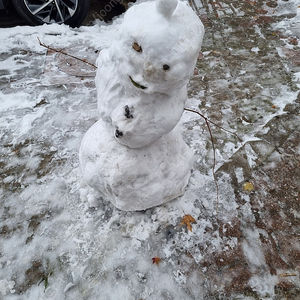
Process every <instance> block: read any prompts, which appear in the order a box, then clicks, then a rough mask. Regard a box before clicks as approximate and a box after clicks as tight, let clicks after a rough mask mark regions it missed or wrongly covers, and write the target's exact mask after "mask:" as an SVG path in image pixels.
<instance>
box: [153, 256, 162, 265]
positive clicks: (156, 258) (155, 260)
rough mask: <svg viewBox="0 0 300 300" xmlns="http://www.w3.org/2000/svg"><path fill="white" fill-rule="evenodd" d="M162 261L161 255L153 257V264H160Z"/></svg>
mask: <svg viewBox="0 0 300 300" xmlns="http://www.w3.org/2000/svg"><path fill="white" fill-rule="evenodd" d="M160 262H161V259H160V258H159V257H153V258H152V263H153V264H157V265H159V263H160Z"/></svg>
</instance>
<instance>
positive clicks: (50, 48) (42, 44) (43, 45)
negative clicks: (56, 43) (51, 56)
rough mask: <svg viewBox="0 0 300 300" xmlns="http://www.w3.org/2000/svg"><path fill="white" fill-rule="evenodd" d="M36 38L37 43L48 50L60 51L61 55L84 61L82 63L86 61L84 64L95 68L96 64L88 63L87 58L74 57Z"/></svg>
mask: <svg viewBox="0 0 300 300" xmlns="http://www.w3.org/2000/svg"><path fill="white" fill-rule="evenodd" d="M37 39H38V41H39V44H40V45H41V46H42V47H45V48H47V49H49V50H52V51H54V52H57V53H61V54H63V55H66V56H69V57H72V58H74V59H77V60H80V61H82V62H84V63H86V64H88V65H90V66H92V67H94V68H95V69H97V66H96V65H94V64H92V63H90V62H88V61H87V60H85V59H81V58H79V57H76V56H73V55H71V54H68V53H66V52H64V51H63V49H61V50H57V49H55V48H52V47H49V46H47V45H45V44H44V43H42V42H41V40H40V39H39V38H37Z"/></svg>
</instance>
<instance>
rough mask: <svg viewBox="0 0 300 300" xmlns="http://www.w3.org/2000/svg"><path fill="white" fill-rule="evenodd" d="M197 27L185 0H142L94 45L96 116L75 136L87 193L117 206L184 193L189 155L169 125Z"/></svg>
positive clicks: (194, 50) (183, 95)
mask: <svg viewBox="0 0 300 300" xmlns="http://www.w3.org/2000/svg"><path fill="white" fill-rule="evenodd" d="M203 34H204V27H203V25H202V23H201V21H200V20H199V18H198V17H197V16H196V14H195V13H194V12H193V10H192V9H191V8H190V7H189V6H187V5H186V3H183V2H180V1H177V0H167V1H157V2H147V3H142V4H139V5H136V6H133V7H131V8H130V9H129V10H128V11H127V13H126V14H125V16H124V20H123V23H122V24H121V25H120V26H119V28H118V30H117V32H116V35H115V37H114V39H113V42H112V44H111V46H110V47H109V48H107V49H104V50H102V51H101V53H100V56H99V58H98V61H97V65H98V71H97V76H96V86H97V93H98V111H99V113H100V120H99V121H98V122H97V123H96V124H95V125H94V126H93V127H92V128H91V129H90V130H89V131H88V132H87V133H86V135H85V137H84V139H83V141H82V145H81V148H80V163H81V167H82V171H83V177H84V180H85V182H86V183H87V184H88V185H89V186H90V187H91V188H92V189H93V193H94V194H95V193H98V196H102V197H103V198H104V199H109V200H110V201H111V202H112V203H113V204H114V205H115V206H116V207H118V208H120V209H122V210H126V211H131V210H145V209H147V208H150V207H153V206H156V205H159V204H162V203H164V202H166V201H168V200H171V199H174V198H176V197H178V196H179V195H182V194H183V190H184V188H185V186H186V185H187V183H188V179H189V176H190V170H191V166H192V162H193V159H192V153H191V151H190V150H189V149H188V147H187V146H186V144H185V143H184V141H183V140H182V137H181V133H180V131H179V130H178V129H174V127H175V126H176V124H177V123H178V121H179V119H180V118H181V116H182V113H183V110H184V105H185V102H186V99H187V82H188V79H189V77H190V75H191V73H192V71H193V69H194V66H195V63H196V60H197V57H198V53H199V51H200V47H201V43H202V39H203ZM92 202H93V203H94V201H92Z"/></svg>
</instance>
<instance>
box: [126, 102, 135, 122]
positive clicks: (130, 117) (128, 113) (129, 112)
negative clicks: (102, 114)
mask: <svg viewBox="0 0 300 300" xmlns="http://www.w3.org/2000/svg"><path fill="white" fill-rule="evenodd" d="M125 117H126V118H127V119H132V118H133V115H132V112H131V111H130V108H129V106H128V105H125Z"/></svg>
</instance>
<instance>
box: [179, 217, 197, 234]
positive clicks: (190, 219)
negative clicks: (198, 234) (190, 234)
mask: <svg viewBox="0 0 300 300" xmlns="http://www.w3.org/2000/svg"><path fill="white" fill-rule="evenodd" d="M191 223H197V222H196V220H195V219H194V218H193V217H192V216H191V215H185V216H184V217H183V218H182V221H181V223H180V226H181V225H183V224H185V225H186V227H187V229H188V230H190V231H192V224H191Z"/></svg>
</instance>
